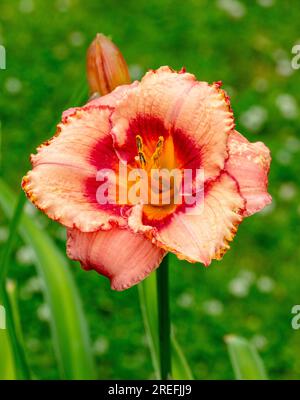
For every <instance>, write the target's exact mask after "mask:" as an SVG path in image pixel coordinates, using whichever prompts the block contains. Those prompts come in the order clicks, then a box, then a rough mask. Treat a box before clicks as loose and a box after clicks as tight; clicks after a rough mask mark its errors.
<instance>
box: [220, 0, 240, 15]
mask: <svg viewBox="0 0 300 400" xmlns="http://www.w3.org/2000/svg"><path fill="white" fill-rule="evenodd" d="M217 6H218V7H219V8H220V9H222V10H223V11H225V12H226V13H227V14H228V15H230V16H231V17H234V18H242V17H243V16H244V15H245V14H246V11H247V10H246V7H245V5H244V4H243V3H241V2H240V1H238V0H218V1H217Z"/></svg>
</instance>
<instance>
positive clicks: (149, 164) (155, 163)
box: [135, 135, 165, 173]
mask: <svg viewBox="0 0 300 400" xmlns="http://www.w3.org/2000/svg"><path fill="white" fill-rule="evenodd" d="M164 140H165V139H164V137H163V136H159V138H158V142H157V144H156V147H155V150H154V152H153V154H152V155H151V157H150V159H149V158H148V159H147V157H146V156H145V152H144V143H143V138H142V137H141V136H140V135H136V137H135V141H136V147H137V150H138V155H137V156H136V160H137V161H138V162H139V163H140V165H141V167H142V168H143V169H144V170H146V171H147V172H148V173H149V172H150V171H151V169H152V168H156V169H157V168H160V158H161V154H162V150H163V145H164Z"/></svg>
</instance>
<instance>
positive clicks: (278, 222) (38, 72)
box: [0, 0, 300, 379]
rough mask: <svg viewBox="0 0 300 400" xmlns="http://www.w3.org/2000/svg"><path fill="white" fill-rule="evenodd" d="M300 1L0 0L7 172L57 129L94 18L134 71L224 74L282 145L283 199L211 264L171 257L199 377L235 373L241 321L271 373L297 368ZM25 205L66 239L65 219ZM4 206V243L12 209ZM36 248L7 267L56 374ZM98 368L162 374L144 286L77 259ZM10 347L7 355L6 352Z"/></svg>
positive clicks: (0, 227)
mask: <svg viewBox="0 0 300 400" xmlns="http://www.w3.org/2000/svg"><path fill="white" fill-rule="evenodd" d="M299 18H300V8H299V2H298V1H297V0H294V1H279V0H256V1H254V0H253V1H245V0H244V1H242V0H239V1H237V0H217V1H214V0H202V1H199V0H198V1H197V0H186V1H184V2H183V1H171V0H163V1H162V0H154V1H152V0H140V1H132V0H127V1H126V2H125V1H116V0H101V1H96V0H95V1H93V0H85V1H79V0H54V1H51V2H50V1H48V2H45V1H42V0H20V1H19V0H1V3H0V44H2V45H4V46H5V48H6V51H7V69H6V70H3V71H2V70H1V71H0V91H1V92H0V93H1V94H0V119H1V123H2V149H1V156H2V158H1V166H0V168H1V175H2V177H3V178H4V180H5V181H6V182H7V183H8V184H9V186H10V187H11V188H12V189H13V191H14V192H15V193H18V191H19V187H20V180H21V177H22V175H24V174H25V172H26V171H27V170H28V169H29V167H30V166H29V161H28V156H29V154H30V153H31V152H34V149H35V148H36V147H37V145H38V144H40V143H41V142H42V141H44V140H46V139H47V138H49V137H51V136H52V134H53V133H54V130H53V125H54V124H55V123H56V122H58V121H59V118H60V114H61V112H62V111H63V110H64V108H65V106H66V104H67V103H68V100H69V99H70V97H71V96H72V94H73V92H74V90H75V89H76V88H77V87H78V85H79V83H80V82H81V81H82V79H83V75H84V73H85V52H86V48H87V46H88V45H89V43H90V41H91V40H92V39H93V37H94V36H95V34H96V32H102V33H104V34H107V35H110V36H111V38H112V39H113V40H114V42H115V43H116V44H117V45H118V47H119V48H120V49H121V51H122V52H123V54H124V56H125V58H126V60H127V62H128V64H129V65H130V71H131V75H132V77H133V78H134V79H138V78H140V77H141V76H142V75H143V74H144V72H145V71H147V69H149V68H156V67H159V66H160V65H170V66H172V67H173V68H175V69H179V68H181V67H182V66H185V67H186V68H187V70H188V71H189V72H192V73H194V74H195V75H196V76H197V78H198V79H199V80H205V81H208V82H213V81H218V80H222V81H223V83H224V88H225V89H226V90H227V91H228V93H229V94H230V96H231V100H232V107H233V110H234V112H235V116H236V124H237V129H238V130H239V131H240V132H242V133H243V134H244V135H245V136H247V137H248V138H249V140H251V141H257V140H262V141H264V142H265V143H266V145H267V146H269V147H270V149H271V152H272V158H273V162H272V166H271V173H270V193H271V194H272V196H273V199H274V201H273V203H272V205H271V206H269V207H268V208H267V209H265V210H264V211H263V212H261V213H260V214H258V215H255V216H253V217H251V218H249V219H246V220H245V221H244V222H243V224H242V225H241V226H240V228H239V231H238V234H237V236H236V238H235V240H234V242H233V243H232V249H231V250H230V251H229V252H228V253H227V254H226V255H225V257H224V259H223V261H221V262H217V261H215V262H213V263H212V265H211V266H210V267H209V268H207V269H205V268H204V267H203V266H201V265H191V264H188V263H185V262H179V261H177V260H176V258H175V257H174V258H172V267H171V308H172V321H173V323H174V325H175V326H176V333H177V339H178V341H179V342H180V344H181V346H182V348H183V349H184V352H185V355H186V357H187V359H188V361H189V364H190V366H191V369H192V371H193V374H194V375H195V377H196V378H198V379H208V378H210V379H232V378H233V371H232V367H231V365H230V361H229V358H228V354H227V351H226V347H225V344H224V340H223V338H224V336H225V335H227V334H230V333H236V334H239V335H242V336H244V337H246V338H248V339H249V340H250V341H251V342H252V343H253V344H254V345H255V346H256V347H257V348H258V350H259V352H260V354H261V356H262V358H263V360H264V362H265V364H266V367H267V370H268V372H269V376H270V377H271V378H273V379H297V378H300V331H295V330H293V329H292V327H291V318H292V315H291V308H292V306H293V305H294V304H298V303H300V277H299V267H300V265H299V264H300V249H299V237H300V224H299V219H300V206H299V199H300V193H299V181H300V169H299V156H300V137H299V87H300V70H293V69H292V68H291V59H292V57H293V56H292V54H291V49H292V47H293V46H294V45H295V44H296V43H297V42H298V43H300V33H299ZM26 208H27V212H28V213H30V215H32V218H33V219H34V220H36V221H38V223H39V224H40V228H41V229H43V230H46V231H47V232H50V234H51V236H52V237H53V238H54V239H55V241H56V242H57V244H58V246H60V248H61V249H62V250H63V251H64V248H65V231H64V229H63V228H61V227H60V226H58V225H57V224H55V223H51V222H50V221H49V220H48V219H46V218H44V216H42V215H41V214H40V213H39V212H38V211H35V210H34V209H33V208H31V207H29V206H27V207H26ZM1 213H2V211H0V246H1V248H2V246H3V244H4V243H5V240H6V237H7V232H8V228H7V222H8V221H7V220H6V219H5V218H4V216H3V214H1ZM33 257H34V255H33V251H32V249H31V248H30V247H28V246H26V245H24V243H22V241H21V240H20V239H18V241H17V243H16V244H15V247H14V251H13V259H12V263H11V265H10V270H9V277H10V279H13V280H15V281H16V282H17V286H18V293H19V301H20V313H21V321H22V326H23V333H24V337H25V347H26V352H27V354H28V359H29V363H30V366H31V369H32V371H33V372H34V375H35V376H36V377H37V378H44V379H54V378H58V376H59V375H58V370H57V367H56V362H55V358H54V351H53V348H52V341H51V336H50V330H49V324H48V320H49V309H48V308H47V304H46V303H45V301H44V299H43V296H42V284H41V281H40V279H39V278H38V277H37V275H36V270H35V267H34V265H33V261H34V258H33ZM72 272H73V274H74V277H75V279H76V282H77V284H78V288H79V290H80V294H81V297H82V302H83V306H84V310H85V315H86V318H87V320H88V324H89V327H90V332H91V339H92V344H93V351H94V354H95V357H96V361H97V373H98V377H99V378H101V379H105V378H113V379H115V378H124V379H129V378H132V379H139V378H150V377H151V376H153V375H152V374H153V372H152V371H153V368H152V365H151V360H150V354H149V351H148V348H147V344H146V340H145V334H144V327H143V323H142V318H141V313H140V306H139V301H138V295H137V288H136V287H134V288H132V289H129V290H127V291H125V292H122V293H117V292H113V291H111V290H110V288H109V282H108V280H106V279H105V278H103V277H102V276H98V275H97V274H96V273H94V272H84V271H82V270H81V268H80V267H79V264H77V263H72ZM0 358H1V355H0Z"/></svg>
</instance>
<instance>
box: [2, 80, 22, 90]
mask: <svg viewBox="0 0 300 400" xmlns="http://www.w3.org/2000/svg"><path fill="white" fill-rule="evenodd" d="M4 87H5V89H6V90H7V91H8V93H10V94H18V93H20V91H21V90H22V82H21V81H20V80H19V79H18V78H13V77H10V78H7V79H6V81H5V83H4Z"/></svg>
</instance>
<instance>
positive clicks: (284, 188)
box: [279, 182, 296, 200]
mask: <svg viewBox="0 0 300 400" xmlns="http://www.w3.org/2000/svg"><path fill="white" fill-rule="evenodd" d="M295 196H296V188H295V185H294V184H293V183H291V182H287V183H283V184H282V185H281V186H280V188H279V197H280V198H281V199H282V200H292V199H293V198H294V197H295Z"/></svg>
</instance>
